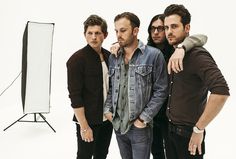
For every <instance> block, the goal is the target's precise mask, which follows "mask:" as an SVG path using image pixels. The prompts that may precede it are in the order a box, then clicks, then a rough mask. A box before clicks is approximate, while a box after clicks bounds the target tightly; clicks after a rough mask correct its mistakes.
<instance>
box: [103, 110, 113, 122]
mask: <svg viewBox="0 0 236 159" xmlns="http://www.w3.org/2000/svg"><path fill="white" fill-rule="evenodd" d="M104 116H105V117H106V118H107V120H109V121H110V122H112V119H113V117H112V113H111V112H108V113H106V114H104Z"/></svg>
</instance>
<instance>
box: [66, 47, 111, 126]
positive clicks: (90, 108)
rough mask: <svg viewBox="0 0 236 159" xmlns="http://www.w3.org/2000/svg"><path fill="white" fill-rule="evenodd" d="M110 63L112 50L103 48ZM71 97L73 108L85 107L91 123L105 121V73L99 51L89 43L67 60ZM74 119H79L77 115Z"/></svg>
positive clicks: (106, 60) (106, 59)
mask: <svg viewBox="0 0 236 159" xmlns="http://www.w3.org/2000/svg"><path fill="white" fill-rule="evenodd" d="M102 52H103V55H104V60H105V62H106V64H107V65H108V57H109V54H110V52H109V51H107V50H105V49H103V48H102ZM66 65H67V82H68V90H69V98H70V99H71V106H72V107H73V108H79V107H84V109H85V116H86V119H87V121H88V123H89V124H100V123H102V121H103V104H104V102H103V73H102V63H101V60H100V57H99V55H98V53H96V51H95V50H94V49H93V48H92V47H91V46H89V45H87V46H85V47H84V48H82V49H80V50H78V51H77V52H75V53H74V54H73V55H72V56H71V57H70V58H69V60H68V61H67V63H66ZM73 120H74V121H77V120H76V118H75V116H74V118H73Z"/></svg>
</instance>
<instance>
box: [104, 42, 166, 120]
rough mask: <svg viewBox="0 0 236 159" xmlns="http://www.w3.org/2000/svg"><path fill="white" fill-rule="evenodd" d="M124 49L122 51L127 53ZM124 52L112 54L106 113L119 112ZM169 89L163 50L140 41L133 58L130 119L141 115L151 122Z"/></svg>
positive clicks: (130, 81) (129, 87) (129, 97)
mask: <svg viewBox="0 0 236 159" xmlns="http://www.w3.org/2000/svg"><path fill="white" fill-rule="evenodd" d="M123 53H124V52H123V50H122V49H120V51H119V55H121V54H123ZM121 60H122V56H118V57H115V56H114V55H110V57H109V77H110V87H109V92H108V96H107V99H106V102H105V106H104V114H106V113H108V112H111V113H112V114H113V117H114V116H115V113H116V108H117V104H118V96H119V85H120V63H121ZM167 93H168V75H167V70H166V63H165V60H164V57H163V55H162V53H161V51H160V50H158V49H156V48H154V47H151V46H147V45H144V44H143V43H142V42H141V41H139V44H138V48H137V49H136V50H135V52H134V54H133V56H132V58H131V60H130V62H129V72H128V106H129V112H128V113H129V120H130V121H133V120H135V119H137V118H138V117H140V118H141V119H142V120H144V122H146V123H149V122H150V121H152V119H153V117H154V116H155V115H156V114H157V113H158V111H159V110H160V108H161V106H162V105H163V103H164V101H165V100H166V98H167Z"/></svg>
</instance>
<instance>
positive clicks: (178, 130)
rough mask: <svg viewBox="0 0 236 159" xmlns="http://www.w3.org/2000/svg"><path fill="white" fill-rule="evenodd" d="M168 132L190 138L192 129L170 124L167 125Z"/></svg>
mask: <svg viewBox="0 0 236 159" xmlns="http://www.w3.org/2000/svg"><path fill="white" fill-rule="evenodd" d="M168 130H169V132H172V133H175V134H178V135H180V136H183V137H187V138H190V137H191V135H192V132H193V127H191V126H186V125H176V124H173V123H171V122H169V124H168Z"/></svg>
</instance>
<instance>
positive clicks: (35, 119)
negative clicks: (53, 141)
mask: <svg viewBox="0 0 236 159" xmlns="http://www.w3.org/2000/svg"><path fill="white" fill-rule="evenodd" d="M33 114H34V120H21V119H23V118H24V117H25V116H27V115H28V114H25V115H23V116H22V117H20V118H19V119H17V120H16V121H15V122H13V123H12V124H11V125H9V126H8V127H6V128H5V129H4V130H3V131H5V130H7V129H8V128H10V127H11V126H13V125H14V124H15V123H17V122H34V123H42V122H46V123H47V124H48V126H49V127H50V128H51V129H52V130H53V131H54V132H55V133H56V131H55V129H53V127H52V126H51V125H50V124H49V123H48V122H47V120H46V118H45V117H44V116H43V115H42V114H41V113H33ZM36 114H38V115H39V116H40V117H41V118H42V119H43V121H38V120H37V118H36Z"/></svg>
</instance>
